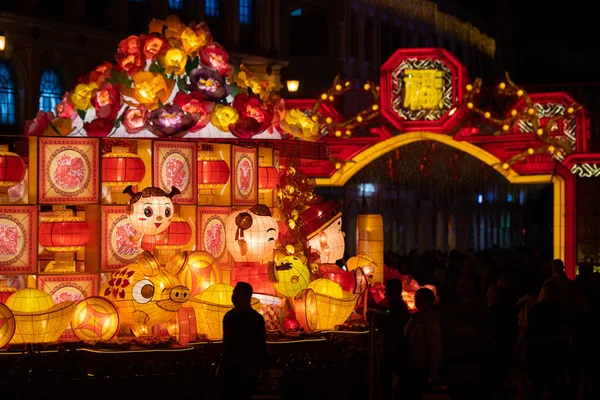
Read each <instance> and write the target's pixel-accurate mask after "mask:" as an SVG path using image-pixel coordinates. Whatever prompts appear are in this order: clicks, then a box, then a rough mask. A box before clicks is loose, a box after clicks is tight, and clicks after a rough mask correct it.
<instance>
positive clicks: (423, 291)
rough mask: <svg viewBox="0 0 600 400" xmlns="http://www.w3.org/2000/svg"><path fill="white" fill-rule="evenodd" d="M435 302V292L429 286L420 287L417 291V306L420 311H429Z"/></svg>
mask: <svg viewBox="0 0 600 400" xmlns="http://www.w3.org/2000/svg"><path fill="white" fill-rule="evenodd" d="M433 303H435V293H433V290H431V289H427V288H420V289H419V290H417V292H416V293H415V306H416V307H417V310H418V311H419V312H427V311H429V310H431V308H432V307H433Z"/></svg>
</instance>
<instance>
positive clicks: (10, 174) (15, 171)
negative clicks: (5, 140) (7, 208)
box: [0, 144, 27, 203]
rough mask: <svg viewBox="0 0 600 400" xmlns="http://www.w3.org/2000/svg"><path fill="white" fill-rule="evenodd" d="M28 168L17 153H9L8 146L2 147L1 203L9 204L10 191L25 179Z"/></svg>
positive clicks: (0, 172)
mask: <svg viewBox="0 0 600 400" xmlns="http://www.w3.org/2000/svg"><path fill="white" fill-rule="evenodd" d="M26 172H27V167H26V166H25V162H24V161H23V159H22V158H21V157H20V156H19V155H18V154H16V153H12V152H10V151H8V145H5V144H1V145H0V203H8V189H10V188H11V187H13V186H17V185H18V184H19V183H21V181H22V180H23V179H24V178H25V173H26Z"/></svg>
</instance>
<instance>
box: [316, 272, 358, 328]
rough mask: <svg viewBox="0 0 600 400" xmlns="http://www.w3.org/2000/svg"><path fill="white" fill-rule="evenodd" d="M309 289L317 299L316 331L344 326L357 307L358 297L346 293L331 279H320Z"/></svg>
mask: <svg viewBox="0 0 600 400" xmlns="http://www.w3.org/2000/svg"><path fill="white" fill-rule="evenodd" d="M308 287H309V288H310V289H312V290H313V292H314V293H315V297H316V307H317V310H316V313H317V327H316V330H319V331H321V330H328V329H334V328H335V326H336V325H340V324H343V323H344V322H345V321H346V320H347V319H348V317H349V316H350V314H352V311H353V309H354V306H355V305H356V296H355V295H354V294H352V293H349V292H344V291H343V290H342V287H341V286H340V285H338V284H337V283H335V282H334V281H332V280H330V279H325V278H320V279H316V280H314V281H312V282H311V283H310V284H309V285H308Z"/></svg>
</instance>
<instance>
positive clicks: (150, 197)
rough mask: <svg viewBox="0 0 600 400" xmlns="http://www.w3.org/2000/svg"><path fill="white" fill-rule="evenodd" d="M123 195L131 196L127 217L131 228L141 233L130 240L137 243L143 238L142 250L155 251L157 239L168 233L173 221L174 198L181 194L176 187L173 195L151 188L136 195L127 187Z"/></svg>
mask: <svg viewBox="0 0 600 400" xmlns="http://www.w3.org/2000/svg"><path fill="white" fill-rule="evenodd" d="M123 193H127V194H128V195H129V196H131V199H129V202H128V203H127V215H128V216H129V222H130V223H131V226H133V228H134V229H135V230H136V231H137V232H138V233H139V235H137V236H135V237H131V238H130V239H131V240H132V241H137V240H139V239H140V237H141V239H142V243H141V247H142V249H143V250H147V251H150V252H152V251H154V248H155V247H156V237H157V236H159V235H161V234H163V233H164V232H166V231H167V229H168V228H169V225H171V221H172V220H173V211H174V206H173V196H176V195H178V194H180V193H181V192H180V191H179V189H177V188H176V187H175V186H173V187H171V193H166V192H165V191H164V190H162V189H161V188H157V187H154V186H150V187H147V188H145V189H144V190H142V191H141V192H138V193H135V192H134V191H133V190H132V188H131V186H127V187H126V188H125V190H123Z"/></svg>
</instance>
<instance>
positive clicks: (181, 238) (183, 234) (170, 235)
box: [156, 216, 192, 250]
mask: <svg viewBox="0 0 600 400" xmlns="http://www.w3.org/2000/svg"><path fill="white" fill-rule="evenodd" d="M165 233H166V237H167V239H166V240H165V241H161V243H157V244H156V247H157V248H158V249H159V250H166V249H168V248H172V249H175V250H180V249H181V248H182V247H183V246H185V245H186V244H188V242H189V241H190V239H191V238H192V227H191V226H190V224H189V223H188V222H187V221H186V220H185V219H183V218H181V217H178V216H175V217H174V218H173V220H172V221H171V225H169V228H168V229H167V231H166V232H165Z"/></svg>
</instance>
